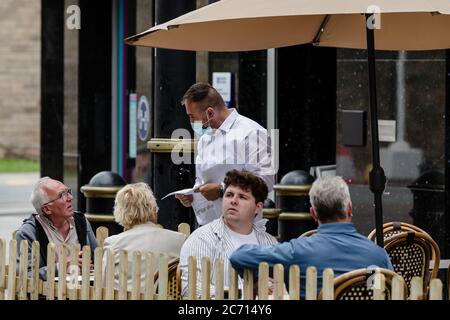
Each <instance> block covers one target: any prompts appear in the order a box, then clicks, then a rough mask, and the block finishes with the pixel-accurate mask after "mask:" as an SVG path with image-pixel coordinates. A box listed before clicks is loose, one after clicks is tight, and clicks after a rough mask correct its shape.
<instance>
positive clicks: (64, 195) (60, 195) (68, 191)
mask: <svg viewBox="0 0 450 320" xmlns="http://www.w3.org/2000/svg"><path fill="white" fill-rule="evenodd" d="M69 194H70V195H72V189H70V188H67V189H66V190H63V191H61V192H60V193H58V196H57V197H56V198H55V199H53V200H50V201H48V202H46V203H44V204H43V205H42V206H45V205H46V204H49V203H52V202H53V201H56V200H59V199H61V198H64V199H63V200H67V198H68V197H69Z"/></svg>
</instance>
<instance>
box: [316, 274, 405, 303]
mask: <svg viewBox="0 0 450 320" xmlns="http://www.w3.org/2000/svg"><path fill="white" fill-rule="evenodd" d="M375 272H379V273H381V274H383V275H384V278H385V292H384V293H385V299H386V300H390V299H391V284H392V279H393V277H394V276H396V275H397V274H396V273H395V272H393V271H391V270H388V269H383V268H363V269H357V270H353V271H349V272H346V273H344V274H341V275H340V276H337V277H336V278H334V300H373V289H372V285H373V279H374V278H373V276H374V275H375ZM404 290H405V291H404V292H405V296H407V293H408V290H407V288H406V286H404ZM322 296H323V293H322V291H320V293H319V300H322Z"/></svg>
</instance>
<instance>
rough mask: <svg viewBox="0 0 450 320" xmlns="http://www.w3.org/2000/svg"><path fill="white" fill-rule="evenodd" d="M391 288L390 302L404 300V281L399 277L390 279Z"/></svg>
mask: <svg viewBox="0 0 450 320" xmlns="http://www.w3.org/2000/svg"><path fill="white" fill-rule="evenodd" d="M391 286H392V296H391V300H405V281H404V280H403V278H402V277H401V276H400V275H396V276H394V277H393V278H392V284H391Z"/></svg>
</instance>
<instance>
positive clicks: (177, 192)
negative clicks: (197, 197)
mask: <svg viewBox="0 0 450 320" xmlns="http://www.w3.org/2000/svg"><path fill="white" fill-rule="evenodd" d="M196 191H197V190H194V189H193V188H189V189H182V190H177V191H174V192H171V193H169V194H166V195H165V196H164V197H162V198H161V200H164V199H165V198H167V197H169V196H174V195H176V194H182V195H185V196H186V195H188V194H194V193H195V192H196Z"/></svg>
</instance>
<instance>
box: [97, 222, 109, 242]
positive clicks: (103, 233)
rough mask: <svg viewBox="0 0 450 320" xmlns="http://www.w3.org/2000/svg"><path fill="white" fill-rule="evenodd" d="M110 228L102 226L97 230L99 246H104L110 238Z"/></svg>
mask: <svg viewBox="0 0 450 320" xmlns="http://www.w3.org/2000/svg"><path fill="white" fill-rule="evenodd" d="M108 235H109V230H108V228H107V227H103V226H100V227H98V228H97V229H96V230H95V238H96V239H97V244H98V246H99V247H103V244H104V242H105V239H106V238H108Z"/></svg>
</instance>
